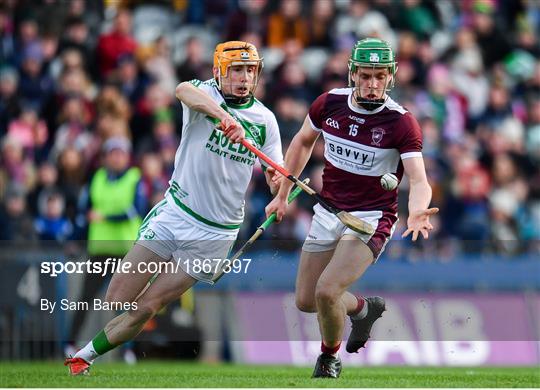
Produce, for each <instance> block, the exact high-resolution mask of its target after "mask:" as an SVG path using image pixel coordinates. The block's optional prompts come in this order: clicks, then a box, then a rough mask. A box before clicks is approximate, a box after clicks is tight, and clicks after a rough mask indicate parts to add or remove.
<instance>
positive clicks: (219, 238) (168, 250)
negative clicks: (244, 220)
mask: <svg viewBox="0 0 540 390" xmlns="http://www.w3.org/2000/svg"><path fill="white" fill-rule="evenodd" d="M184 214H185V213H184V212H183V211H182V210H180V209H179V208H178V207H177V206H176V205H171V204H170V203H169V202H167V200H166V199H164V200H162V201H161V202H159V203H158V204H156V205H155V206H154V208H153V209H152V210H150V212H149V213H148V215H147V216H146V218H145V219H144V220H143V223H142V224H141V227H140V229H139V234H138V238H137V244H139V245H142V246H144V247H145V248H148V249H150V250H151V251H152V252H154V253H155V254H157V255H158V256H160V257H162V258H164V259H171V260H173V261H175V262H179V264H180V268H182V270H183V271H184V272H186V273H187V274H188V275H190V276H192V277H194V278H195V279H197V280H200V281H203V282H207V283H212V282H213V279H214V276H215V274H216V272H217V271H218V270H219V268H217V266H215V265H216V264H217V265H219V264H221V263H223V259H227V258H228V257H227V256H228V255H229V252H230V250H231V248H232V246H233V244H234V241H235V240H236V236H237V235H238V230H234V231H223V232H220V231H218V230H217V229H216V228H214V227H209V228H208V229H205V228H204V227H202V226H200V225H197V224H196V223H194V222H193V221H192V220H191V219H190V218H189V216H188V215H184ZM206 259H209V260H206ZM205 260H206V261H205ZM209 261H210V262H211V264H209ZM202 264H208V266H205V267H201V265H202ZM205 271H210V272H205Z"/></svg>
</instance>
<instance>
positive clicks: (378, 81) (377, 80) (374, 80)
mask: <svg viewBox="0 0 540 390" xmlns="http://www.w3.org/2000/svg"><path fill="white" fill-rule="evenodd" d="M391 79H392V75H391V74H390V72H389V70H388V68H373V67H358V69H357V71H356V72H355V73H353V80H354V85H355V86H356V88H357V91H358V92H357V93H358V94H360V97H361V98H362V99H365V100H379V99H383V98H384V94H385V91H386V87H387V86H388V85H389V83H390V82H391V81H392V80H391Z"/></svg>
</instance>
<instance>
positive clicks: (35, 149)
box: [8, 101, 49, 161]
mask: <svg viewBox="0 0 540 390" xmlns="http://www.w3.org/2000/svg"><path fill="white" fill-rule="evenodd" d="M8 136H9V137H11V138H13V139H16V140H17V141H19V142H20V144H21V145H22V147H23V149H24V153H25V154H26V155H28V156H30V157H31V158H32V159H34V158H36V160H38V161H41V160H42V158H39V157H45V155H44V153H46V150H44V148H45V143H46V142H47V138H48V136H49V131H48V129H47V125H46V124H45V121H44V120H42V119H40V117H39V112H38V107H37V106H36V104H35V103H33V102H31V101H25V102H23V103H22V109H21V113H20V115H19V116H18V117H17V118H15V119H14V120H12V121H11V122H10V123H9V125H8Z"/></svg>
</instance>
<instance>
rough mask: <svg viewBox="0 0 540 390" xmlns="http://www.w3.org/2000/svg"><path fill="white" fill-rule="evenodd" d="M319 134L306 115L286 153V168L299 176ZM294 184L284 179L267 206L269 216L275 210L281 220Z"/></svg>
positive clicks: (278, 219) (277, 217) (277, 218)
mask: <svg viewBox="0 0 540 390" xmlns="http://www.w3.org/2000/svg"><path fill="white" fill-rule="evenodd" d="M319 134H320V133H319V132H317V131H314V130H313V129H312V127H311V123H310V122H309V118H308V117H307V116H306V119H305V120H304V123H303V124H302V127H301V128H300V131H299V132H298V133H296V135H295V136H294V138H293V139H292V141H291V144H290V145H289V148H288V149H287V153H286V155H285V168H286V169H287V170H288V171H289V172H290V173H291V174H292V175H293V176H296V177H298V175H299V174H300V173H301V172H302V171H303V170H304V168H305V166H306V164H307V162H308V160H309V157H310V156H311V152H312V151H313V147H314V146H315V141H317V138H318V137H319ZM277 176H278V175H275V177H276V180H279V179H278V178H277ZM292 185H293V183H292V182H289V181H287V180H283V181H282V183H281V185H280V187H279V191H278V193H277V195H276V197H275V198H274V199H273V200H272V201H271V202H270V203H269V204H268V205H267V206H266V209H265V211H266V216H267V217H268V216H270V215H271V214H272V213H274V212H275V213H276V220H277V221H281V219H282V218H283V215H284V214H285V211H286V209H287V196H289V191H290V190H291V187H292Z"/></svg>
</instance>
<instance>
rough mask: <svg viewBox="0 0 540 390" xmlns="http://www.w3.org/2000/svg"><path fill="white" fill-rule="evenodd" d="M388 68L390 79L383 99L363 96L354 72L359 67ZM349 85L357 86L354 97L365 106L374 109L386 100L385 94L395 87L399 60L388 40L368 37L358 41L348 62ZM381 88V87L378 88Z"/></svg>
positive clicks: (386, 81)
mask: <svg viewBox="0 0 540 390" xmlns="http://www.w3.org/2000/svg"><path fill="white" fill-rule="evenodd" d="M361 67H362V68H372V69H381V68H382V69H385V68H386V69H388V74H389V77H391V79H390V80H388V79H386V80H385V82H384V88H383V96H382V98H381V99H366V98H362V94H361V91H360V87H359V86H357V85H355V83H354V76H353V75H354V74H355V73H356V72H357V71H358V69H359V68H361ZM348 68H349V87H353V88H355V91H354V92H355V93H354V98H355V100H356V102H357V103H358V104H360V105H362V106H363V107H365V108H367V109H369V110H373V109H375V108H377V107H380V106H381V105H382V104H383V103H384V101H385V99H386V98H385V95H386V93H387V92H388V91H390V90H391V89H392V88H393V87H394V83H395V75H396V72H397V62H396V61H395V58H394V52H393V51H392V48H391V47H390V45H389V44H388V42H386V41H383V40H381V39H376V38H366V39H363V40H361V41H358V42H357V43H356V44H355V45H354V47H353V49H352V52H351V57H350V58H349V63H348ZM378 90H380V89H378Z"/></svg>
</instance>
